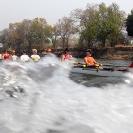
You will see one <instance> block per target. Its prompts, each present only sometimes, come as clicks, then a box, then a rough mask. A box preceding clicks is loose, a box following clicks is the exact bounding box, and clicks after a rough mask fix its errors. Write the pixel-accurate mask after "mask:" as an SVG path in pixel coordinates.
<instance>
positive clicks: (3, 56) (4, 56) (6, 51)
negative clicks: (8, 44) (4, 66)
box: [2, 50, 10, 60]
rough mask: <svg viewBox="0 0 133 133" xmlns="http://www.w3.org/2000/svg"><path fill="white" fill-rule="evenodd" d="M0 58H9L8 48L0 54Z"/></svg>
mask: <svg viewBox="0 0 133 133" xmlns="http://www.w3.org/2000/svg"><path fill="white" fill-rule="evenodd" d="M2 59H3V60H9V59H10V55H9V54H8V50H4V53H3V55H2Z"/></svg>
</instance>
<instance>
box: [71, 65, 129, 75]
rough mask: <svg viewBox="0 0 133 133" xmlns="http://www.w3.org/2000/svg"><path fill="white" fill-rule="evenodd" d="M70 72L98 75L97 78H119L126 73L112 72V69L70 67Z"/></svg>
mask: <svg viewBox="0 0 133 133" xmlns="http://www.w3.org/2000/svg"><path fill="white" fill-rule="evenodd" d="M71 72H74V73H83V74H90V75H98V76H108V77H109V76H112V77H121V76H123V75H124V74H125V73H127V72H125V71H119V70H113V69H112V68H104V69H97V68H83V67H78V66H74V67H72V70H71Z"/></svg>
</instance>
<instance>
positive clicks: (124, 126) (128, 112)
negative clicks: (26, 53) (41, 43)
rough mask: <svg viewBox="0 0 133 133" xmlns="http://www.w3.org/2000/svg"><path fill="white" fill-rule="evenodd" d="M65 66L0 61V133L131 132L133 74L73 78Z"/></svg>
mask: <svg viewBox="0 0 133 133" xmlns="http://www.w3.org/2000/svg"><path fill="white" fill-rule="evenodd" d="M78 60H79V59H78ZM80 60H81V59H80ZM97 61H99V62H101V63H103V64H105V63H112V64H118V65H121V64H123V65H128V64H130V61H123V60H115V61H114V60H112V61H111V60H110V61H107V60H97ZM68 64H71V63H65V62H60V61H59V60H58V59H57V58H56V57H47V58H45V59H42V61H40V62H37V63H33V62H28V63H19V62H10V61H5V62H1V64H0V65H1V69H0V73H1V77H0V78H1V79H0V81H1V82H0V132H1V133H132V132H133V89H132V85H133V74H132V73H131V74H130V75H128V76H127V77H126V78H120V77H119V78H114V77H110V78H108V77H99V76H92V75H83V74H74V73H71V72H70V70H71V66H70V65H68Z"/></svg>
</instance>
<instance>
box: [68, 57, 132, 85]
mask: <svg viewBox="0 0 133 133" xmlns="http://www.w3.org/2000/svg"><path fill="white" fill-rule="evenodd" d="M78 61H79V62H83V59H78ZM96 61H97V62H99V63H102V64H105V65H106V64H110V65H114V66H123V67H121V68H126V66H129V65H130V63H131V61H130V60H107V59H96ZM104 67H107V66H104ZM70 78H71V79H72V80H73V81H74V82H76V83H79V84H83V85H85V86H87V87H90V86H94V87H102V86H105V85H107V84H118V83H123V82H124V81H125V79H124V78H123V77H102V76H96V75H88V74H79V73H71V75H70Z"/></svg>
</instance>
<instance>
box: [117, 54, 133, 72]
mask: <svg viewBox="0 0 133 133" xmlns="http://www.w3.org/2000/svg"><path fill="white" fill-rule="evenodd" d="M130 58H131V61H132V62H131V64H130V65H129V66H128V67H127V68H125V69H119V70H120V71H130V70H133V55H132V56H131V57H130Z"/></svg>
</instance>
